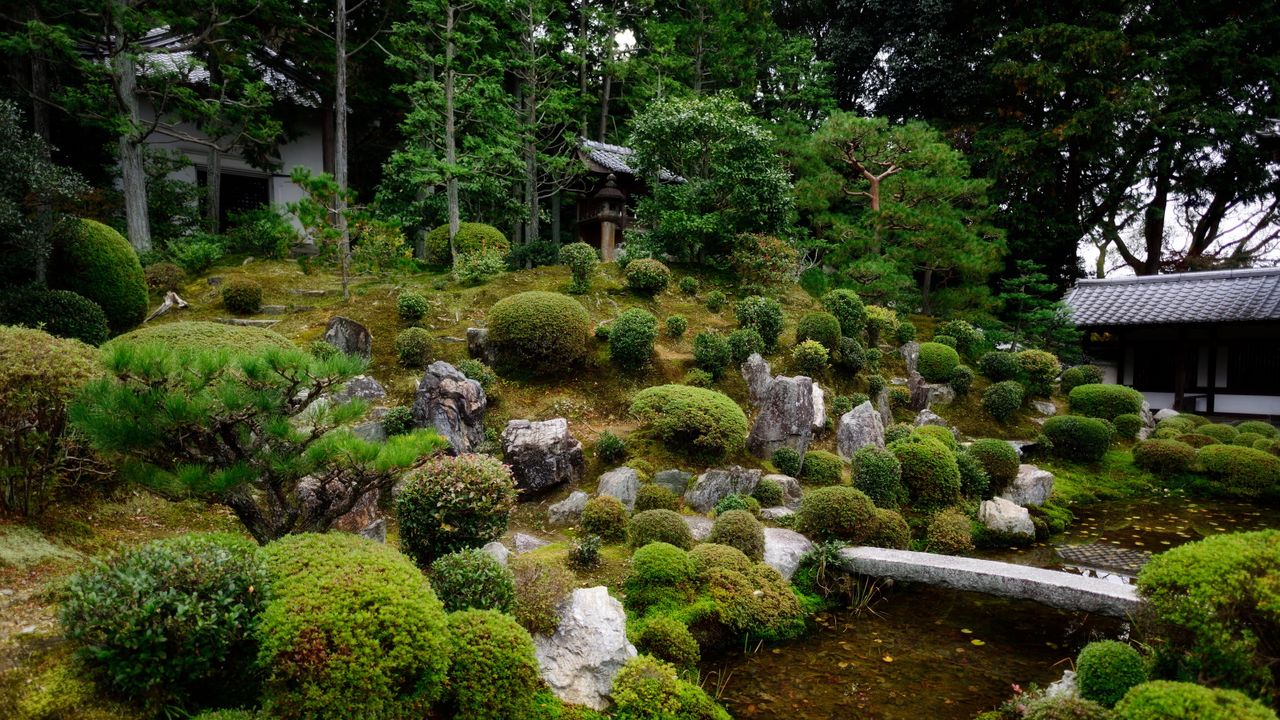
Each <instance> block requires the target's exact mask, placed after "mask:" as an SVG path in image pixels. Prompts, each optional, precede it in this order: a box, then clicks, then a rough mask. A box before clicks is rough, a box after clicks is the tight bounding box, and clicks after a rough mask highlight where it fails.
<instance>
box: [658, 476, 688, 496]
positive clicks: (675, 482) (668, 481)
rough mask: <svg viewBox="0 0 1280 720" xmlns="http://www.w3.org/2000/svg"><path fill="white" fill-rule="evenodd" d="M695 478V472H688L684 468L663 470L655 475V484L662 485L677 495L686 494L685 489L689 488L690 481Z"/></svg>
mask: <svg viewBox="0 0 1280 720" xmlns="http://www.w3.org/2000/svg"><path fill="white" fill-rule="evenodd" d="M692 479H693V473H687V472H685V471H683V470H663V471H662V472H659V473H657V474H655V475H654V476H653V482H654V484H655V485H661V486H663V487H665V488H667V489H668V490H670V491H671V492H673V493H675V494H677V495H684V492H685V490H688V489H689V481H690V480H692Z"/></svg>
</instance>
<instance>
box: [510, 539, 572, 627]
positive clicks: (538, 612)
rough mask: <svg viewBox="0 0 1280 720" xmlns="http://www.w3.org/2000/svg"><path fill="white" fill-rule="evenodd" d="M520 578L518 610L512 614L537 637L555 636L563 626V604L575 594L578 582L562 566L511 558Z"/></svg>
mask: <svg viewBox="0 0 1280 720" xmlns="http://www.w3.org/2000/svg"><path fill="white" fill-rule="evenodd" d="M511 572H512V573H513V574H514V575H515V578H516V609H515V611H514V612H513V613H512V615H514V616H515V618H516V621H517V622H519V623H520V625H521V626H522V627H524V629H525V630H528V631H529V632H530V633H532V634H534V635H548V636H549V635H553V634H555V631H556V628H558V627H559V626H560V605H561V604H562V603H564V600H565V598H567V597H569V594H570V593H572V592H573V588H574V586H575V585H576V584H577V579H576V578H574V576H573V573H571V572H569V571H568V570H566V569H565V568H564V567H562V566H561V565H560V564H559V563H554V562H546V561H543V560H539V559H538V558H533V557H528V556H516V557H513V558H511Z"/></svg>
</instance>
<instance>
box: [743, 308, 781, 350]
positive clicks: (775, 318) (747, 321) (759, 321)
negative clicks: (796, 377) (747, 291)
mask: <svg viewBox="0 0 1280 720" xmlns="http://www.w3.org/2000/svg"><path fill="white" fill-rule="evenodd" d="M733 311H734V315H735V316H736V317H737V319H738V327H742V328H751V329H753V330H755V331H756V332H758V333H760V339H761V340H763V341H764V347H765V349H766V350H773V349H774V348H775V347H777V346H778V336H779V335H781V334H782V323H783V317H782V305H780V304H779V303H778V301H777V300H774V299H773V298H767V297H762V296H760V295H752V296H750V297H746V298H743V299H742V300H739V301H738V304H737V305H735V306H734V309H733Z"/></svg>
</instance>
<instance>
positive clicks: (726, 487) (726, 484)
mask: <svg viewBox="0 0 1280 720" xmlns="http://www.w3.org/2000/svg"><path fill="white" fill-rule="evenodd" d="M758 484H760V471H759V470H747V469H746V468H743V467H740V466H738V465H731V466H729V467H727V468H717V469H715V470H708V471H706V472H704V473H702V474H701V475H699V476H698V480H697V482H695V483H694V484H693V487H691V488H689V490H688V491H687V492H686V493H685V494H684V504H685V505H688V506H689V507H690V508H692V509H693V510H694V511H696V512H700V513H704V512H710V511H711V510H712V509H713V508H715V506H716V503H718V502H720V501H721V500H723V499H724V498H725V497H726V496H728V495H734V494H737V495H750V494H751V493H753V492H755V491H756V485H758Z"/></svg>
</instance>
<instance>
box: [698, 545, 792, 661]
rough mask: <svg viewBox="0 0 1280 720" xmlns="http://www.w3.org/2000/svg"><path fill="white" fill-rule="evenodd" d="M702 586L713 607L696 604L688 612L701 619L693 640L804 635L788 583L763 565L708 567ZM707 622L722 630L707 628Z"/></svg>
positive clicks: (729, 639) (782, 637)
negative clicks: (699, 638) (703, 585)
mask: <svg viewBox="0 0 1280 720" xmlns="http://www.w3.org/2000/svg"><path fill="white" fill-rule="evenodd" d="M705 584H706V590H707V594H708V595H710V597H711V601H712V603H713V604H712V605H711V606H710V607H707V606H706V605H705V604H704V603H703V602H702V601H699V602H698V606H697V607H695V608H694V609H693V610H692V613H691V614H695V617H697V616H701V617H700V618H698V620H697V621H696V622H694V623H693V625H695V626H696V627H697V630H696V631H695V637H698V636H699V635H702V636H704V637H707V639H708V641H712V642H714V638H716V637H717V636H718V637H719V638H720V639H721V641H725V640H727V641H730V642H732V640H733V639H736V637H741V636H746V637H754V638H759V639H763V640H786V639H789V638H794V637H798V636H800V635H802V634H803V633H804V632H805V613H804V609H803V608H802V607H801V606H800V601H799V598H797V597H796V593H795V591H794V590H792V588H791V584H790V583H788V582H787V581H786V580H785V579H784V578H783V577H782V575H780V574H778V571H777V570H774V569H773V568H771V567H769V566H768V565H765V564H764V563H752V564H751V567H750V568H748V569H746V570H745V571H741V572H739V571H736V570H730V569H726V568H711V569H710V570H708V571H707V573H706V578H705ZM708 610H709V611H710V612H709V613H708V612H707V611H708ZM707 621H715V622H716V623H719V624H720V625H722V626H724V628H723V629H716V628H713V627H707V626H708V622H707ZM726 630H727V631H729V632H728V633H726ZM726 635H728V637H726ZM704 644H705V643H704Z"/></svg>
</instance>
